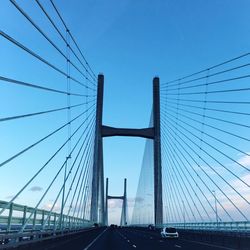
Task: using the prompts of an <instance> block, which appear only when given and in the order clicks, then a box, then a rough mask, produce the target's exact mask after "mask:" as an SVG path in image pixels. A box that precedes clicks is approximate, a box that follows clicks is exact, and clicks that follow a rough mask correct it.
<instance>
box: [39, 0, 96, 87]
mask: <svg viewBox="0 0 250 250" xmlns="http://www.w3.org/2000/svg"><path fill="white" fill-rule="evenodd" d="M35 1H36V3H37V4H38V6H39V8H40V9H41V10H42V12H43V13H44V14H45V15H46V17H47V18H48V20H49V22H50V23H51V24H52V26H53V27H54V29H55V30H56V31H57V33H58V34H59V35H60V37H61V38H62V40H63V41H64V43H65V44H66V45H67V46H68V45H69V44H68V43H67V41H66V39H65V38H64V36H63V34H62V33H61V31H60V30H59V28H58V27H57V25H56V24H55V22H54V21H53V20H52V18H51V17H50V15H49V14H48V13H47V11H46V10H45V8H44V7H43V5H42V4H41V2H40V1H39V0H35ZM69 49H70V51H71V52H72V53H73V55H74V56H75V58H76V59H77V60H78V62H79V63H80V64H81V65H82V66H83V68H84V69H85V70H86V74H88V75H89V76H90V77H91V78H92V79H93V80H94V81H96V78H95V77H94V76H93V75H92V74H91V73H90V72H89V71H88V69H87V68H86V66H85V65H84V63H83V62H82V60H81V59H80V58H79V57H78V55H77V54H76V52H75V51H74V49H73V48H72V46H71V45H69ZM86 79H87V80H89V78H88V77H86ZM91 83H92V84H94V83H93V82H92V81H91ZM94 85H95V86H96V84H94Z"/></svg>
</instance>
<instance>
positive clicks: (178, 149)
mask: <svg viewBox="0 0 250 250" xmlns="http://www.w3.org/2000/svg"><path fill="white" fill-rule="evenodd" d="M164 128H166V127H164ZM166 129H167V131H168V132H169V133H168V134H167V133H165V136H166V138H169V139H167V141H168V142H171V139H170V136H171V137H172V138H174V136H173V134H172V133H171V131H170V130H169V129H168V128H166ZM169 135H170V136H169ZM178 145H179V146H180V147H181V148H182V150H181V149H180V148H179V146H177V145H174V144H172V146H174V147H176V149H177V151H178V152H179V153H180V155H181V156H182V157H183V159H185V161H186V162H187V164H188V165H189V167H190V168H191V169H192V170H193V172H194V173H195V175H196V176H197V177H198V178H199V180H200V181H201V182H202V183H203V185H204V186H205V187H206V189H207V190H208V191H209V193H210V194H211V195H213V193H212V190H211V189H210V188H209V186H208V185H207V183H206V182H205V181H204V180H203V179H202V178H201V176H200V175H199V174H198V172H197V171H196V170H195V169H194V167H193V165H192V164H191V163H190V161H189V160H188V159H187V157H186V156H185V155H184V154H183V151H184V152H185V153H186V154H187V155H188V156H189V157H190V159H192V161H193V162H194V163H195V164H196V165H197V166H198V167H199V169H201V170H202V172H203V173H204V174H205V175H206V176H207V177H208V179H210V181H211V177H210V176H209V175H208V174H207V173H206V172H205V171H204V170H203V168H201V166H200V165H199V163H198V162H197V161H196V160H195V159H194V158H193V157H192V155H191V154H190V153H189V152H188V151H187V150H186V149H185V148H184V147H183V144H182V143H180V142H178ZM178 157H179V158H180V156H178ZM184 166H185V165H184ZM187 171H188V170H187ZM216 201H217V202H218V204H219V205H220V207H221V208H222V209H223V211H224V212H225V213H226V214H227V215H228V217H229V218H230V220H231V221H233V218H232V217H231V215H230V214H229V213H228V211H227V210H226V209H225V207H224V206H223V205H222V204H221V202H220V201H219V200H218V198H216Z"/></svg>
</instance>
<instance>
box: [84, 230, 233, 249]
mask: <svg viewBox="0 0 250 250" xmlns="http://www.w3.org/2000/svg"><path fill="white" fill-rule="evenodd" d="M106 249H107V250H112V249H114V250H118V249H119V250H125V249H143V250H157V249H165V250H171V249H175V250H176V249H182V250H196V249H197V250H201V249H202V250H212V249H214V250H217V249H218V250H219V249H220V250H222V249H224V250H226V249H228V250H229V249H233V248H225V247H220V246H215V245H211V244H206V243H200V242H195V241H189V240H184V239H181V238H179V239H178V240H176V239H161V238H160V237H159V233H157V232H149V231H142V230H137V229H134V228H114V229H112V228H108V229H106V230H105V231H104V232H102V233H101V234H99V236H98V237H97V238H95V239H94V240H93V241H92V242H91V243H90V244H89V245H88V246H87V247H85V248H83V250H106Z"/></svg>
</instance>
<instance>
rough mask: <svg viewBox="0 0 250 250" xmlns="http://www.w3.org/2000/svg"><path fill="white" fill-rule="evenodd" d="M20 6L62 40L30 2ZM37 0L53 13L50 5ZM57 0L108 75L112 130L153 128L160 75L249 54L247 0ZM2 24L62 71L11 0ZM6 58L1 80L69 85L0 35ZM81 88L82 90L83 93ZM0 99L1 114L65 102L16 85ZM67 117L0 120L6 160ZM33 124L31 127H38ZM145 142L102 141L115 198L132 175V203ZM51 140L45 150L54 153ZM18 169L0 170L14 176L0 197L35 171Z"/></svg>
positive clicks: (1, 13) (2, 7) (0, 88)
mask: <svg viewBox="0 0 250 250" xmlns="http://www.w3.org/2000/svg"><path fill="white" fill-rule="evenodd" d="M17 2H18V3H19V4H20V6H22V8H23V9H24V10H25V11H26V12H27V13H29V14H30V15H31V17H32V18H34V20H36V21H37V22H38V23H39V25H40V26H42V27H43V28H44V29H45V30H46V32H47V33H48V34H51V35H52V37H53V39H54V40H55V41H58V43H59V44H60V40H59V38H58V37H57V36H56V35H53V29H52V28H51V27H49V24H48V22H47V21H46V19H45V17H44V16H43V15H42V14H41V13H40V10H39V9H38V7H37V5H36V3H35V2H34V1H17ZM41 2H42V3H43V4H44V6H45V7H46V9H48V12H49V13H51V14H52V15H54V13H53V11H51V5H50V4H49V2H48V1H41ZM55 3H56V4H57V7H58V9H59V10H60V12H61V14H62V15H63V17H64V19H65V21H66V23H67V25H68V27H69V28H70V30H71V32H72V33H73V34H74V36H75V38H76V39H77V41H78V44H79V45H80V47H81V48H82V50H83V52H84V55H85V56H86V58H87V59H88V61H89V63H90V64H91V66H92V67H93V69H94V71H95V72H96V73H99V72H102V73H103V74H104V75H105V95H104V123H105V124H106V125H111V126H117V127H135V128H140V127H147V125H148V123H149V118H150V113H151V106H152V79H153V77H154V76H156V75H157V76H159V77H160V80H161V82H166V81H168V80H172V79H175V78H177V77H179V76H182V75H186V74H188V73H192V72H194V71H197V70H199V69H203V68H206V67H208V66H210V65H213V64H216V63H217V62H221V61H224V60H226V59H228V58H232V57H234V56H237V55H240V54H243V53H245V52H247V51H249V48H250V46H249V41H250V26H249V23H250V15H249V10H250V2H249V1H248V0H239V1H231V0H211V1H205V0H203V1H201V0H191V1H186V0H179V1H177V0H172V1H170V0H155V1H150V0H143V1H142V0H141V1H134V0H121V1H117V0H107V1H101V0H72V1H67V0H60V1H59V0H56V1H55ZM0 27H1V30H3V31H4V32H6V33H7V34H9V35H12V36H13V37H14V38H15V39H17V40H19V41H22V42H23V43H24V44H26V45H29V46H30V47H31V48H32V49H34V50H35V51H39V53H40V54H41V55H43V56H44V57H46V58H47V59H48V60H52V61H53V62H55V63H57V64H58V65H60V66H62V67H64V68H65V63H64V62H63V60H62V59H61V58H60V56H59V55H58V54H57V53H56V52H53V50H52V48H51V47H49V46H48V44H47V43H46V41H44V39H43V38H42V37H41V35H39V34H38V32H37V31H35V30H34V29H33V28H32V27H31V25H30V24H29V23H28V22H27V20H25V18H24V17H22V16H21V15H20V13H18V11H17V10H16V9H15V7H14V6H13V5H12V4H11V3H10V2H9V1H7V0H2V1H1V2H0ZM0 56H1V58H0V74H1V75H3V76H9V77H13V78H18V79H22V80H27V81H37V82H38V83H39V82H46V81H47V82H53V84H54V85H52V86H56V84H58V82H60V81H64V83H65V80H63V79H64V78H61V77H60V76H58V75H56V74H54V73H52V72H50V71H48V69H47V68H46V67H45V66H41V63H38V62H37V61H36V60H33V59H31V57H30V56H27V55H25V54H24V53H23V52H21V51H20V49H17V48H14V46H13V45H11V44H8V43H7V42H6V41H5V40H4V39H3V38H2V37H0ZM59 58H60V59H59ZM75 90H78V89H77V87H75ZM20 91H21V92H20ZM0 93H1V94H0V96H1V98H0V105H1V117H5V116H9V115H14V114H19V113H23V112H26V111H27V112H29V111H30V112H32V111H33V112H34V111H35V110H43V109H46V108H49V107H50V108H51V107H59V106H62V105H65V99H64V100H62V99H60V98H57V99H56V100H54V99H49V100H46V102H44V99H43V97H42V96H41V95H39V94H34V95H31V93H29V92H25V91H24V92H22V90H21V87H20V89H17V87H10V86H7V85H4V84H3V83H2V82H1V85H0ZM32 103H33V104H34V103H35V106H34V105H31V104H32ZM54 103H56V104H54ZM76 103H77V102H76ZM64 118H65V116H64V117H60V118H59V119H58V120H56V121H55V119H53V117H49V118H48V119H49V120H46V118H41V120H39V121H37V120H36V121H34V122H32V124H29V125H27V123H25V122H24V123H15V122H13V123H11V124H8V125H7V123H5V124H1V129H0V135H1V138H4V139H1V142H0V148H1V161H2V160H4V159H6V158H7V156H10V155H11V154H12V153H14V152H16V151H18V149H20V148H22V145H27V144H28V142H32V141H33V140H34V139H32V138H34V137H32V136H35V138H40V136H39V135H38V134H37V133H38V131H39V132H43V133H41V134H46V131H50V129H49V128H50V127H49V126H47V125H48V124H53V126H55V127H56V124H58V125H59V124H62V122H63V121H64ZM34 127H36V129H35V130H34V129H32V128H34ZM24 131H25V133H24ZM27 131H29V133H27ZM59 140H60V139H59ZM17 142H18V143H17ZM19 142H20V144H19ZM26 142H27V143H26ZM144 142H145V141H144V140H143V139H136V138H108V139H105V140H104V162H105V177H109V179H110V194H111V195H121V194H122V192H123V178H125V177H126V178H127V179H128V196H129V198H131V199H132V198H134V196H135V192H136V188H137V182H138V177H139V172H140V166H141V162H142V154H143V150H144ZM54 144H56V143H54V142H53V141H51V144H50V145H49V146H48V147H46V149H44V148H42V149H41V150H42V151H40V153H41V152H42V153H43V154H44V155H46V154H49V150H50V147H53V146H55V145H54ZM56 145H57V144H56ZM21 160H23V164H26V165H25V166H27V164H28V165H29V167H30V166H31V165H34V164H35V163H36V162H37V161H39V160H42V156H41V155H39V154H38V158H36V159H30V160H29V161H27V160H25V159H21ZM18 167H20V164H19V166H6V167H5V169H0V171H3V173H4V175H5V176H8V177H9V178H10V177H11V179H12V182H11V184H10V183H9V186H8V188H7V189H5V188H4V187H2V186H3V184H2V183H4V184H5V185H7V182H9V180H7V179H5V180H4V181H3V182H2V181H1V182H2V183H1V186H0V199H6V197H7V196H11V195H13V193H14V192H15V189H16V188H15V187H17V186H21V183H24V179H25V178H26V177H27V175H29V170H26V169H22V171H20V168H18ZM23 167H24V165H23ZM8 168H10V170H8ZM4 171H6V172H4ZM1 176H3V175H2V174H1ZM1 179H2V177H1ZM37 185H39V186H40V185H42V184H41V183H40V184H37ZM3 190H4V191H3ZM113 207H114V209H113V210H112V211H113V217H112V213H110V216H109V217H110V219H111V221H116V218H117V211H118V210H117V209H116V204H114V206H113ZM112 219H113V220H112Z"/></svg>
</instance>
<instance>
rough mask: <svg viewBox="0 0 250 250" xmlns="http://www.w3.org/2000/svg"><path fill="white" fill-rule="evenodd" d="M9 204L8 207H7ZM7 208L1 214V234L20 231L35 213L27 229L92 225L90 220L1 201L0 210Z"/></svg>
mask: <svg viewBox="0 0 250 250" xmlns="http://www.w3.org/2000/svg"><path fill="white" fill-rule="evenodd" d="M6 206H7V207H6ZM1 209H5V212H4V214H3V215H0V234H1V233H11V232H18V231H20V229H21V228H22V227H23V226H24V225H25V223H27V218H28V217H29V215H30V214H33V215H32V217H31V218H30V220H29V221H28V223H27V224H26V227H25V231H33V230H45V231H46V230H52V231H56V230H58V229H61V230H66V229H67V230H75V229H79V228H84V227H91V226H92V224H93V223H92V222H91V221H89V220H85V219H81V218H77V217H73V216H68V215H63V217H62V219H61V218H60V213H55V212H53V213H51V212H50V211H47V210H43V209H35V208H32V207H28V206H23V205H19V204H16V203H10V204H8V202H6V201H0V210H1Z"/></svg>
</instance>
